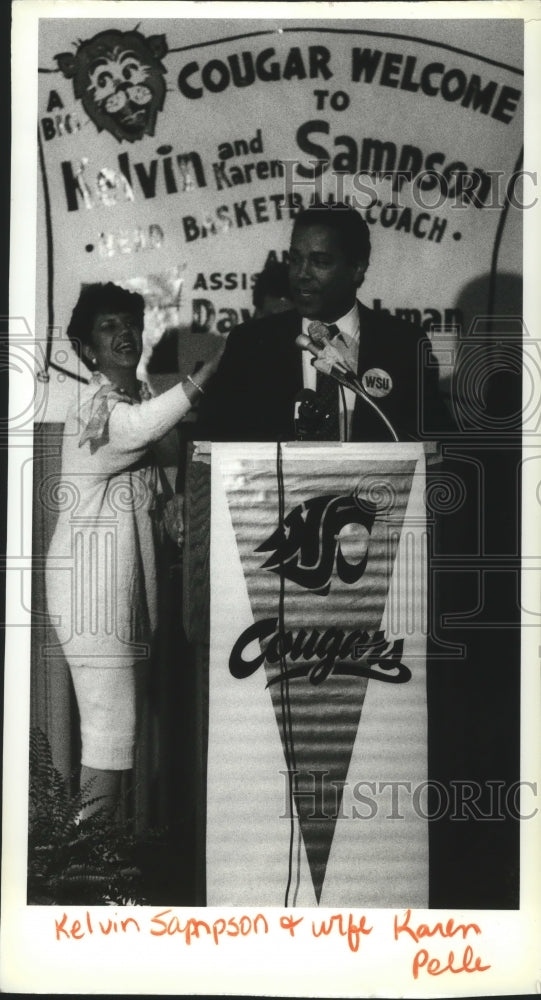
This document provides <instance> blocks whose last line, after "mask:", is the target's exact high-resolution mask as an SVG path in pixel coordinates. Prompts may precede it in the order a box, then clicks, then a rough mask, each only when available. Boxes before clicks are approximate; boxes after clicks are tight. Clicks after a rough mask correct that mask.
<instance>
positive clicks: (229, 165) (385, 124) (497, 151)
mask: <svg viewBox="0 0 541 1000" xmlns="http://www.w3.org/2000/svg"><path fill="white" fill-rule="evenodd" d="M39 64H40V73H39V122H38V134H39V171H38V189H39V190H38V196H39V203H38V301H37V311H36V324H37V332H38V336H39V337H40V339H43V338H44V337H45V333H46V331H47V329H49V332H50V335H51V336H52V343H51V344H50V347H49V357H48V362H49V363H50V364H51V365H53V366H56V367H57V368H60V369H61V370H62V371H64V370H66V369H67V370H69V371H70V372H72V373H77V371H78V368H77V361H76V359H75V357H74V356H73V353H72V352H71V350H70V349H69V344H67V342H66V338H65V332H64V331H65V328H66V325H67V322H68V320H69V316H70V313H71V309H72V308H73V305H74V303H75V301H76V299H77V296H78V293H79V290H80V286H81V284H82V283H84V282H93V281H104V280H114V281H117V282H120V283H121V284H124V285H127V286H128V287H132V288H135V289H137V290H139V291H141V292H142V293H143V294H144V296H145V299H146V305H147V316H146V332H145V336H146V338H147V349H148V352H150V350H151V348H152V346H153V345H154V344H155V343H156V342H157V341H158V340H159V338H160V337H162V336H164V335H165V336H166V337H167V336H169V337H171V339H172V353H173V354H174V355H176V357H175V359H174V367H175V368H176V366H177V364H178V365H179V367H180V370H181V371H186V370H188V371H190V370H193V367H194V365H195V364H196V363H197V361H198V360H201V359H202V358H203V357H204V356H205V353H206V351H208V349H209V348H208V344H207V343H206V342H207V340H208V335H210V334H212V333H214V334H220V335H225V334H227V332H228V331H229V330H230V329H231V327H232V326H234V325H235V324H236V323H238V322H240V321H242V320H243V319H244V318H246V317H247V316H248V315H249V313H250V310H251V291H252V288H253V283H254V280H255V277H256V275H257V273H258V272H260V271H261V269H262V268H263V267H264V265H265V263H266V262H267V261H269V260H285V259H287V248H288V245H289V237H290V232H291V227H292V223H293V220H294V218H295V215H296V214H297V213H298V211H299V210H300V209H301V208H302V207H303V206H306V205H308V204H310V203H311V202H312V201H314V200H318V199H323V200H326V199H329V198H330V199H334V200H344V199H345V200H349V201H350V202H351V203H352V204H355V205H356V206H357V207H358V208H359V211H361V213H362V214H363V215H364V217H365V218H366V220H367V222H368V224H369V226H370V230H371V236H372V243H373V252H372V263H371V265H370V268H369V270H368V273H367V277H366V280H365V283H364V286H363V288H362V290H361V294H362V297H363V300H364V301H365V302H366V304H367V305H369V306H370V307H372V308H375V309H376V310H388V311H390V312H392V313H396V314H398V315H402V316H404V317H406V318H409V319H410V320H413V321H415V322H417V323H419V324H420V325H422V326H423V327H424V329H425V330H426V331H427V332H428V333H429V334H431V335H432V339H433V341H434V347H435V351H436V354H438V356H439V360H440V366H441V373H442V376H443V377H447V376H449V374H450V373H451V372H452V369H453V365H454V362H455V357H454V354H453V350H452V349H450V346H449V337H451V348H452V346H453V337H454V338H456V336H457V332H458V331H459V330H460V328H461V327H462V328H464V329H466V328H467V327H468V325H469V321H470V319H471V317H472V316H473V315H474V314H476V313H478V314H479V313H480V314H483V315H486V313H487V312H488V311H490V310H491V309H493V308H494V307H495V303H496V299H497V294H496V293H497V288H498V281H497V279H498V275H502V274H504V275H505V279H506V282H507V284H506V288H505V292H506V295H505V300H506V302H509V300H510V296H511V293H512V292H513V294H514V295H515V298H516V297H517V292H516V289H517V287H518V286H517V282H519V280H520V273H521V247H522V240H521V220H520V215H521V213H520V211H519V210H518V209H517V208H516V206H517V204H521V203H523V202H527V201H528V192H527V191H525V190H524V184H523V183H520V182H519V183H518V184H516V185H515V183H514V178H515V177H516V171H517V170H518V169H519V168H520V164H521V147H522V134H523V126H522V122H523V76H522V68H521V67H522V24H521V22H518V21H517V22H515V21H507V22H505V23H504V22H499V23H498V22H496V21H481V20H472V21H467V22H459V21H451V20H447V21H446V20H433V21H430V22H429V21H420V20H417V21H395V20H393V21H375V20H369V19H367V20H355V21H345V20H308V19H296V20H295V19H293V20H292V19H283V20H282V21H277V20H276V19H259V20H250V21H248V20H242V19H239V20H235V21H230V20H228V21H225V20H214V19H207V18H201V19H182V18H181V19H179V18H170V19H161V20H158V19H152V18H144V17H143V18H142V19H141V20H140V21H139V22H135V21H132V20H129V19H126V18H124V19H120V18H118V19H107V20H106V19H100V18H92V19H69V20H68V19H66V20H63V19H54V20H53V19H50V20H47V19H44V20H43V21H42V22H41V25H40V51H39ZM510 196H511V205H510V204H509V197H510ZM519 301H520V298H519ZM442 326H443V327H445V328H446V329H447V331H448V334H447V337H446V338H445V337H444V338H443V340H438V335H437V332H435V331H437V329H439V328H441V327H442ZM83 374H85V373H84V372H83ZM68 396H69V392H68V390H67V387H66V384H65V380H60V381H58V379H57V376H55V377H54V378H53V379H52V380H51V383H50V386H49V401H48V410H47V416H46V419H51V420H54V419H61V418H62V417H63V414H64V412H65V408H66V405H67V401H68Z"/></svg>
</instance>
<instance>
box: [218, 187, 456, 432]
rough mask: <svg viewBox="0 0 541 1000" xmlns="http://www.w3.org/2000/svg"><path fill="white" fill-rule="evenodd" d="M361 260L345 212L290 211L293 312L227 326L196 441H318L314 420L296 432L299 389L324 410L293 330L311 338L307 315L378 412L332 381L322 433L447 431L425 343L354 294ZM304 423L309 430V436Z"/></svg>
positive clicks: (363, 235) (355, 216)
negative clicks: (327, 425)
mask: <svg viewBox="0 0 541 1000" xmlns="http://www.w3.org/2000/svg"><path fill="white" fill-rule="evenodd" d="M369 259H370V234H369V229H368V225H367V223H366V222H365V221H364V219H363V218H362V217H361V216H360V215H359V213H358V212H356V211H355V210H354V209H352V208H349V207H348V206H346V205H341V204H335V205H330V206H323V205H318V206H313V207H311V208H308V209H306V210H304V211H303V212H301V213H300V214H299V215H298V216H297V217H296V219H295V223H294V226H293V233H292V238H291V246H290V263H289V279H290V292H291V300H292V302H293V305H294V307H295V308H294V310H291V311H287V312H284V313H281V314H280V315H278V316H269V317H266V318H264V319H260V320H255V321H254V320H252V321H250V322H248V323H245V324H243V325H241V326H239V327H237V328H236V329H234V330H232V331H231V333H230V335H229V338H228V341H227V345H226V349H225V352H224V355H223V358H222V361H221V364H220V367H219V369H218V372H217V373H216V376H215V378H214V380H213V382H212V383H211V384H210V385H209V387H208V390H207V392H206V394H205V396H204V397H203V398H202V400H201V404H202V405H201V412H200V425H199V434H198V436H199V437H200V438H207V439H209V440H214V441H216V440H219V441H277V440H278V441H279V440H282V441H287V440H293V439H295V438H296V437H299V436H300V437H303V438H305V439H306V438H310V437H311V436H314V437H315V438H323V439H325V437H326V434H325V432H324V431H323V432H322V433H319V432H318V430H317V428H318V426H319V424H318V419H315V420H314V419H312V420H308V424H307V426H308V431H307V430H306V426H304V430H302V432H301V433H300V434H299V426H300V424H302V423H303V413H304V412H306V405H307V404H304V410H303V409H301V404H300V400H302V398H303V395H304V397H305V398H306V395H307V394H306V390H310V389H311V390H313V393H315V395H312V394H308V396H310V397H311V399H312V401H313V402H310V403H309V404H308V406H309V408H311V407H312V406H315V408H316V411H318V410H319V409H321V412H322V413H324V412H326V411H327V410H328V408H329V403H328V389H327V397H326V398H325V402H322V403H321V407H320V403H319V399H320V398H321V394H322V393H324V391H325V390H324V388H322V383H321V379H318V377H317V372H316V371H315V369H314V367H313V365H312V361H313V355H312V354H311V353H310V352H309V351H307V350H302V348H301V347H299V346H298V345H297V343H296V340H297V337H298V336H299V334H301V333H304V334H305V335H306V336H308V337H310V336H311V335H312V333H311V331H312V332H313V329H314V328H313V326H311V324H313V322H314V321H318V323H323V324H325V325H326V326H327V327H328V336H329V338H332V344H333V347H335V348H336V350H338V351H339V352H340V354H342V355H343V357H344V360H345V361H346V363H347V364H349V365H350V366H351V367H352V368H353V370H354V371H356V372H357V374H358V377H359V379H360V382H361V384H362V386H363V388H364V390H365V393H366V394H367V395H368V396H369V398H370V399H371V400H372V401H373V403H374V404H376V406H377V407H378V408H379V410H380V411H381V413H382V414H383V415H384V416H385V417H386V418H387V422H386V421H385V420H384V419H383V417H382V416H381V414H380V413H378V412H377V410H376V409H375V408H374V407H373V406H372V405H370V403H369V402H368V401H367V400H366V399H363V398H359V396H357V395H355V394H354V393H353V392H352V391H351V390H349V389H345V390H344V391H343V392H342V391H340V392H339V391H338V387H336V388H335V390H334V392H335V393H336V397H337V401H336V402H335V403H334V404H333V405H334V406H335V408H336V407H338V416H337V417H336V420H335V424H334V426H335V427H336V428H337V429H336V432H335V431H331V433H330V435H329V437H328V439H332V438H334V437H335V438H336V439H341V440H349V441H389V440H392V439H393V435H392V431H390V429H389V426H388V424H389V423H390V424H391V425H392V427H393V428H394V431H395V434H396V437H397V438H398V440H401V441H408V440H419V439H421V438H424V439H426V438H431V437H437V436H438V435H439V433H441V432H442V431H446V430H450V429H451V428H452V421H451V418H450V415H449V414H448V412H447V410H446V407H445V405H444V403H443V401H442V399H441V397H440V394H439V390H438V366H437V363H436V361H435V359H434V356H433V355H432V353H431V351H430V343H429V341H428V339H427V338H426V337H425V336H424V335H423V333H422V332H421V330H419V329H418V328H416V327H415V326H414V325H413V324H411V323H407V322H404V321H401V320H398V319H396V318H394V317H389V316H381V315H378V314H377V313H375V312H373V311H372V310H370V309H368V308H367V307H366V306H364V305H362V303H361V302H359V301H358V300H357V290H358V288H359V286H360V285H361V283H362V281H363V278H364V274H365V271H366V269H367V267H368V263H369ZM319 330H321V327H319ZM327 381H328V380H327ZM334 385H335V386H336V383H334ZM303 390H304V394H303ZM331 395H332V393H331ZM309 415H310V414H309ZM331 423H332V420H331ZM311 427H312V428H316V430H315V431H314V433H313V435H312V434H311V433H310V428H311Z"/></svg>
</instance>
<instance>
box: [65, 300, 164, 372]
mask: <svg viewBox="0 0 541 1000" xmlns="http://www.w3.org/2000/svg"><path fill="white" fill-rule="evenodd" d="M144 312H145V300H144V299H143V296H142V295H139V292H129V291H128V290H127V289H126V288H121V287H120V285H114V284H113V282H112V281H108V282H107V284H95V285H83V287H82V289H81V294H80V295H79V298H78V300H77V304H76V306H75V308H74V310H73V312H72V314H71V319H70V321H69V326H68V329H67V334H68V337H69V339H70V341H71V346H72V347H73V350H74V351H75V353H76V354H77V356H78V357H79V358H80V360H81V361H82V362H83V364H84V365H86V367H87V368H89V369H90V368H91V366H90V364H89V363H88V361H87V360H86V358H85V356H84V354H83V346H85V345H89V344H91V343H92V330H93V328H94V323H95V321H96V317H97V316H99V315H100V314H105V313H129V314H130V315H131V316H133V318H134V320H135V322H136V323H137V325H138V327H139V329H140V330H142V329H143V326H144Z"/></svg>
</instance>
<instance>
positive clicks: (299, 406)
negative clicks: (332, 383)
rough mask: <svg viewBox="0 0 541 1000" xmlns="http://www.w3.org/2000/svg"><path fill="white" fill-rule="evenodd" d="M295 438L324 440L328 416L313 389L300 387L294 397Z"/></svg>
mask: <svg viewBox="0 0 541 1000" xmlns="http://www.w3.org/2000/svg"><path fill="white" fill-rule="evenodd" d="M294 421H295V440H296V441H326V440H328V432H327V425H328V423H329V416H328V414H326V413H325V411H324V409H323V407H322V405H321V402H320V400H319V398H318V395H317V393H316V392H314V390H313V389H301V391H300V392H299V394H298V395H297V396H296V398H295V410H294Z"/></svg>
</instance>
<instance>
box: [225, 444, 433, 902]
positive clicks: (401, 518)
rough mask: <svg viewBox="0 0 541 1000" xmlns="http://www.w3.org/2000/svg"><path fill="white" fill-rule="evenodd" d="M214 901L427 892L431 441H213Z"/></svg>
mask: <svg viewBox="0 0 541 1000" xmlns="http://www.w3.org/2000/svg"><path fill="white" fill-rule="evenodd" d="M211 488H212V507H211V646H210V664H209V673H210V680H209V746H208V787H207V796H208V798H207V845H206V857H207V873H206V877H207V903H208V904H209V905H217V904H230V905H258V906H263V905H267V906H279V905H298V906H312V905H316V904H320V905H322V906H333V907H339V906H342V907H343V906H360V905H362V906H363V907H387V906H399V905H403V906H406V905H407V906H419V907H423V906H427V905H428V829H427V806H426V798H425V797H423V795H422V790H423V784H424V783H426V781H427V740H426V727H427V716H426V586H427V584H426V535H425V509H424V491H425V459H424V454H423V451H422V448H421V446H411V447H410V446H403V445H401V446H394V445H378V446H377V447H375V446H370V445H367V446H359V445H342V446H331V447H329V446H323V447H320V446H311V447H307V446H299V445H284V446H277V445H255V446H254V445H251V446H250V447H247V446H243V445H232V444H231V445H230V444H223V445H222V444H220V445H216V444H215V445H213V446H212V474H211Z"/></svg>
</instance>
